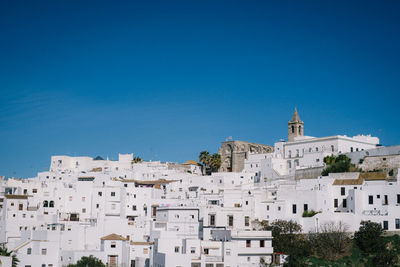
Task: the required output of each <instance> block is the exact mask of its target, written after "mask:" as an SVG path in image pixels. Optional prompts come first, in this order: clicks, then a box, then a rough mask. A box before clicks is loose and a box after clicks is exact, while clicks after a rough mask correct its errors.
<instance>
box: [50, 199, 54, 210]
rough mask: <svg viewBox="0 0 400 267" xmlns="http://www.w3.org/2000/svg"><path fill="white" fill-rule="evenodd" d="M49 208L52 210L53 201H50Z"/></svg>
mask: <svg viewBox="0 0 400 267" xmlns="http://www.w3.org/2000/svg"><path fill="white" fill-rule="evenodd" d="M49 207H50V208H54V201H53V200H51V201H50V203H49Z"/></svg>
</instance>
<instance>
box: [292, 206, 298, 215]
mask: <svg viewBox="0 0 400 267" xmlns="http://www.w3.org/2000/svg"><path fill="white" fill-rule="evenodd" d="M292 212H293V214H296V213H297V207H296V204H293V205H292Z"/></svg>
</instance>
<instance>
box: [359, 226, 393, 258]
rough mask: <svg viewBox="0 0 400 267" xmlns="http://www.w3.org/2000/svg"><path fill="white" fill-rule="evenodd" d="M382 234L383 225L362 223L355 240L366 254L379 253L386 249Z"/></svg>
mask: <svg viewBox="0 0 400 267" xmlns="http://www.w3.org/2000/svg"><path fill="white" fill-rule="evenodd" d="M382 234H383V228H382V226H381V224H379V223H375V222H371V221H361V226H360V228H359V230H358V231H357V232H355V233H354V240H355V241H356V244H357V246H358V247H359V248H360V249H361V250H362V251H363V252H364V253H378V252H381V251H383V250H384V249H385V242H384V240H383V238H382Z"/></svg>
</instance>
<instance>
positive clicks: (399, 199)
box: [397, 194, 400, 204]
mask: <svg viewBox="0 0 400 267" xmlns="http://www.w3.org/2000/svg"><path fill="white" fill-rule="evenodd" d="M397 204H400V195H399V194H397Z"/></svg>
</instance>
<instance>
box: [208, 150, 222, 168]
mask: <svg viewBox="0 0 400 267" xmlns="http://www.w3.org/2000/svg"><path fill="white" fill-rule="evenodd" d="M210 167H211V171H212V172H216V171H218V169H219V167H221V155H220V154H218V153H214V154H212V155H211V158H210Z"/></svg>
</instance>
